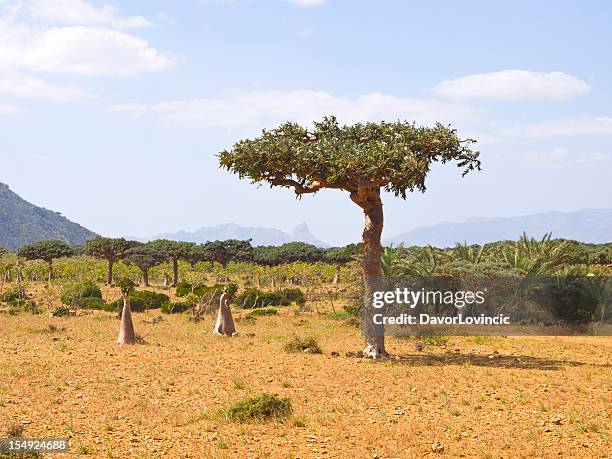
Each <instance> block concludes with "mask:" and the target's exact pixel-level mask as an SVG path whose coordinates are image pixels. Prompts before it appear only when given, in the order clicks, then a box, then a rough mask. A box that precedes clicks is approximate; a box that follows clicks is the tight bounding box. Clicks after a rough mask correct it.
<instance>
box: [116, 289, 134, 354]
mask: <svg viewBox="0 0 612 459" xmlns="http://www.w3.org/2000/svg"><path fill="white" fill-rule="evenodd" d="M134 343H136V334H135V333H134V323H133V322H132V310H131V308H130V299H129V297H127V296H124V297H123V313H122V314H121V325H120V326H119V338H118V339H117V344H134Z"/></svg>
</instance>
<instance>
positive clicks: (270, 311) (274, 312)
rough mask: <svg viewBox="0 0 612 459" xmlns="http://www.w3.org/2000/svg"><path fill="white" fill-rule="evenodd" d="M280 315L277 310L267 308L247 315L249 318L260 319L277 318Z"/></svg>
mask: <svg viewBox="0 0 612 459" xmlns="http://www.w3.org/2000/svg"><path fill="white" fill-rule="evenodd" d="M277 314H278V311H277V310H276V309H272V308H265V309H255V310H253V311H251V312H249V314H248V315H247V317H259V316H275V315H277Z"/></svg>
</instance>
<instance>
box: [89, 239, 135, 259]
mask: <svg viewBox="0 0 612 459" xmlns="http://www.w3.org/2000/svg"><path fill="white" fill-rule="evenodd" d="M137 244H138V243H137V242H134V241H127V240H125V239H123V238H110V237H101V236H98V237H95V238H93V239H90V240H89V241H87V242H86V243H85V252H86V253H87V254H89V255H91V256H93V257H96V258H104V259H106V260H109V261H113V262H114V261H116V260H119V259H121V257H123V255H124V254H125V252H126V251H127V250H129V249H130V248H132V247H134V246H135V245H137Z"/></svg>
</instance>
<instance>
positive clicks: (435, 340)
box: [420, 334, 449, 347]
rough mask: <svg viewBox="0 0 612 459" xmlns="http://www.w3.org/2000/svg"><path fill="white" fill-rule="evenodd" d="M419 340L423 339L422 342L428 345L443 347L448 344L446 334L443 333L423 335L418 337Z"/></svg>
mask: <svg viewBox="0 0 612 459" xmlns="http://www.w3.org/2000/svg"><path fill="white" fill-rule="evenodd" d="M420 338H421V340H422V341H423V343H425V344H427V345H429V346H438V347H444V346H446V345H447V344H448V340H449V338H448V336H445V335H436V334H432V335H423V336H421V337H420Z"/></svg>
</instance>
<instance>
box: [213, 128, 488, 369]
mask: <svg viewBox="0 0 612 459" xmlns="http://www.w3.org/2000/svg"><path fill="white" fill-rule="evenodd" d="M474 142H475V141H474V140H472V139H466V140H461V139H460V138H459V136H458V135H457V132H456V131H455V130H454V129H451V128H450V127H448V126H444V125H441V124H436V125H435V126H433V127H418V126H416V125H415V124H414V123H408V122H401V121H398V122H395V123H386V122H381V123H364V124H362V123H358V124H354V125H350V126H341V125H339V124H338V122H337V120H336V118H335V117H326V118H323V120H322V121H320V122H317V123H315V124H314V129H313V130H310V129H308V128H305V127H302V126H299V125H298V124H295V123H291V122H287V123H285V124H283V125H281V126H279V127H278V128H276V129H272V130H264V131H263V132H262V134H261V135H260V136H259V137H257V138H255V139H247V140H241V141H239V142H237V143H236V144H235V145H234V146H233V148H232V149H231V150H229V151H227V150H226V151H222V152H221V153H220V154H219V163H220V166H221V167H222V168H225V169H227V170H229V171H231V172H233V173H236V174H238V176H239V177H240V178H248V179H250V180H251V182H252V183H259V182H267V183H269V184H270V186H280V187H287V188H293V189H294V190H295V193H296V195H297V196H298V197H300V196H301V195H303V194H308V193H316V192H317V191H319V190H322V189H324V188H332V189H339V190H343V191H347V192H348V193H349V195H350V198H351V200H352V201H353V202H354V203H355V204H357V205H358V206H359V207H360V208H361V209H362V210H363V213H364V215H365V227H364V230H363V234H362V238H363V254H364V257H363V275H364V286H365V297H364V300H365V301H364V308H363V312H364V320H363V329H364V335H365V340H366V346H365V349H364V351H363V355H364V356H365V357H372V358H379V357H384V356H386V355H387V354H386V352H385V346H384V329H383V326H382V325H377V324H375V323H374V320H373V317H374V313H375V309H374V308H373V305H372V293H373V292H374V291H375V290H377V289H379V288H380V287H381V282H380V276H381V274H382V272H381V259H380V258H381V250H382V247H381V242H380V238H381V233H382V229H383V206H382V201H381V189H383V190H385V191H387V192H391V193H393V194H395V195H396V196H399V197H401V198H402V199H405V198H406V194H407V193H408V192H412V191H414V190H418V191H421V192H424V191H425V189H426V187H425V178H426V177H427V174H428V173H429V171H430V169H431V166H432V164H433V163H435V162H441V163H447V162H450V161H456V162H457V166H458V167H460V168H463V175H465V174H467V173H468V172H470V171H472V170H475V169H477V170H480V161H479V159H478V156H479V153H478V152H476V151H473V150H471V149H470V146H471V144H472V143H474Z"/></svg>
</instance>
